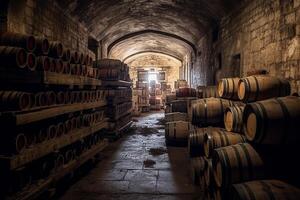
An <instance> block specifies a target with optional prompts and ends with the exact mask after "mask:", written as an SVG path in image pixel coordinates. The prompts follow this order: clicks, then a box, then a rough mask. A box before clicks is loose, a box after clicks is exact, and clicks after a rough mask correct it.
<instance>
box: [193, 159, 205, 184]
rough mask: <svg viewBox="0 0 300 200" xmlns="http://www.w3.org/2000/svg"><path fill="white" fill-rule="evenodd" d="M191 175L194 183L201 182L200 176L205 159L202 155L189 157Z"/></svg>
mask: <svg viewBox="0 0 300 200" xmlns="http://www.w3.org/2000/svg"><path fill="white" fill-rule="evenodd" d="M190 166H191V177H192V180H193V183H194V184H195V185H200V184H203V183H202V182H201V180H200V179H201V176H203V172H204V167H205V159H204V157H196V158H192V159H191V164H190Z"/></svg>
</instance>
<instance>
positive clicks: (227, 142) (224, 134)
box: [221, 130, 230, 146]
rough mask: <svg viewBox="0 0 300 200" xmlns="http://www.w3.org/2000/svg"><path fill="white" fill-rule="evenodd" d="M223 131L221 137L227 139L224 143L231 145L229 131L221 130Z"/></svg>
mask: <svg viewBox="0 0 300 200" xmlns="http://www.w3.org/2000/svg"><path fill="white" fill-rule="evenodd" d="M221 132H222V133H223V135H221V137H222V136H224V139H225V142H224V145H226V146H228V145H230V142H229V139H228V137H227V133H226V132H225V131H224V130H221Z"/></svg>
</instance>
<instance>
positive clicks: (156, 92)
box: [149, 80, 162, 110]
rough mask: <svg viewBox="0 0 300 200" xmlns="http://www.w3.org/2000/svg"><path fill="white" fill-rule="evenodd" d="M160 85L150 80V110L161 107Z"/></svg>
mask: <svg viewBox="0 0 300 200" xmlns="http://www.w3.org/2000/svg"><path fill="white" fill-rule="evenodd" d="M161 95H162V92H161V85H160V83H156V81H155V80H151V81H150V98H149V103H150V110H160V109H161V107H162V99H161Z"/></svg>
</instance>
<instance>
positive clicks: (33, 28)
mask: <svg viewBox="0 0 300 200" xmlns="http://www.w3.org/2000/svg"><path fill="white" fill-rule="evenodd" d="M7 20H8V21H7V30H8V31H11V32H19V33H25V34H33V35H37V36H44V37H47V38H48V39H50V40H54V41H61V42H62V43H63V44H64V45H65V46H66V47H67V48H70V49H72V50H80V51H82V52H86V51H87V47H88V37H89V34H88V31H87V29H86V28H85V27H84V26H83V25H82V24H80V23H79V22H78V21H76V20H74V19H73V18H72V17H70V16H69V15H67V14H65V12H64V10H62V9H61V8H60V7H59V6H58V5H57V3H56V2H55V1H44V0H13V1H12V0H11V1H10V2H9V5H8V17H7Z"/></svg>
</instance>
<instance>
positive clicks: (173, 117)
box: [165, 112, 188, 122]
mask: <svg viewBox="0 0 300 200" xmlns="http://www.w3.org/2000/svg"><path fill="white" fill-rule="evenodd" d="M165 121H166V122H173V121H188V120H187V114H186V113H180V112H173V113H168V114H165Z"/></svg>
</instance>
